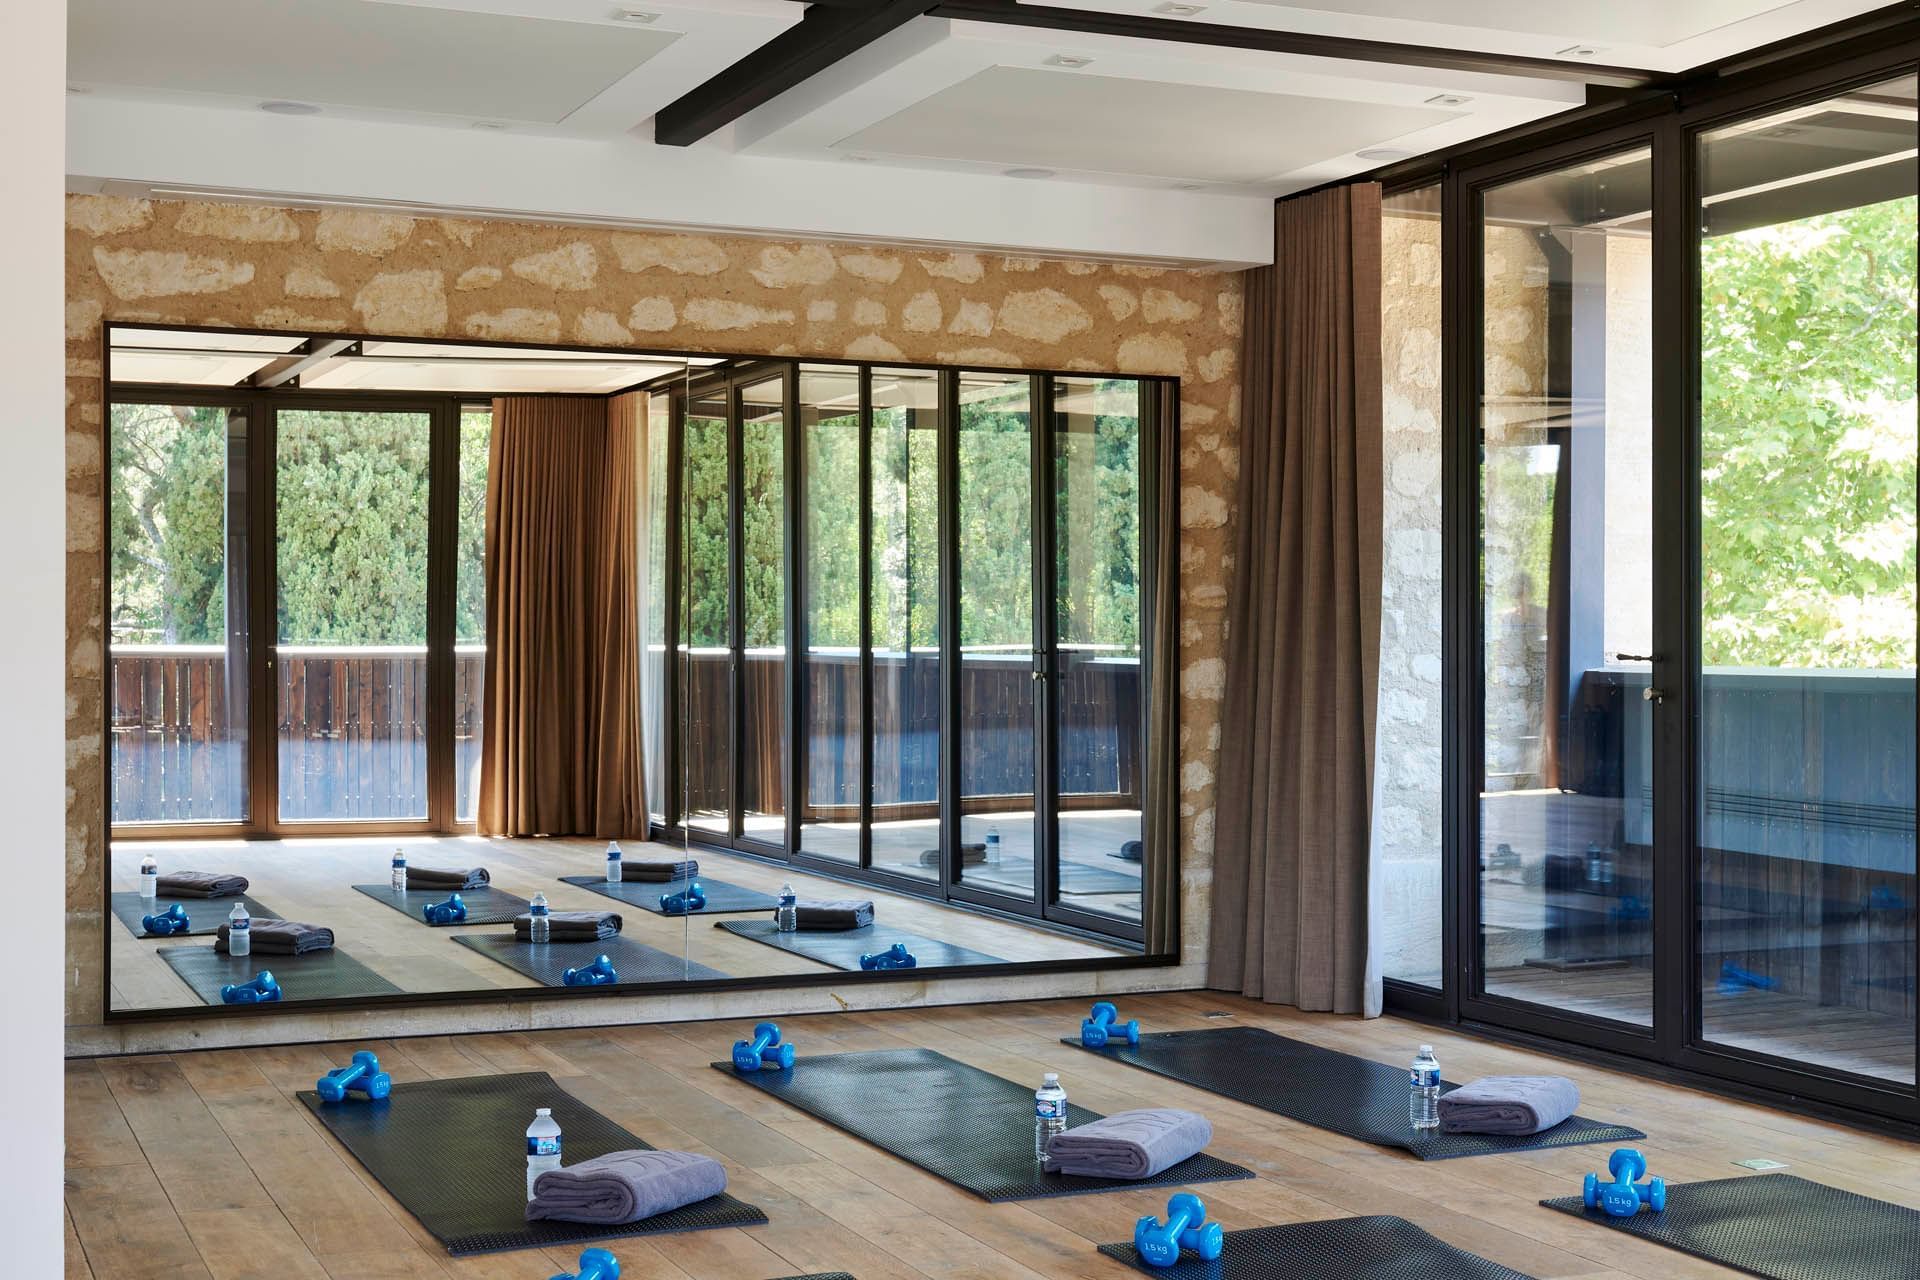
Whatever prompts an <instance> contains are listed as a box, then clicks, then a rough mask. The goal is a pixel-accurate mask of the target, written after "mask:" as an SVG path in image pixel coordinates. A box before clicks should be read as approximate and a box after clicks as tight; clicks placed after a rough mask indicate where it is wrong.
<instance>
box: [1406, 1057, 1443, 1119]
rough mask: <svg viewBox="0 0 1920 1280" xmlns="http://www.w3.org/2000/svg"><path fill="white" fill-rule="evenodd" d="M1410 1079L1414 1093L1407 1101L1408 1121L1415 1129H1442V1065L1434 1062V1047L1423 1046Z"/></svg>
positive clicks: (1415, 1060)
mask: <svg viewBox="0 0 1920 1280" xmlns="http://www.w3.org/2000/svg"><path fill="white" fill-rule="evenodd" d="M1407 1074H1408V1078H1409V1080H1410V1082H1411V1084H1412V1086H1413V1093H1412V1094H1411V1096H1409V1098H1408V1099H1407V1119H1408V1120H1409V1121H1410V1122H1411V1123H1412V1125H1413V1127H1414V1128H1415V1129H1438V1128H1439V1127H1440V1064H1439V1063H1438V1062H1437V1061H1435V1060H1434V1056H1433V1046H1432V1045H1430V1044H1423V1045H1421V1046H1420V1052H1419V1053H1418V1054H1417V1055H1415V1057H1414V1059H1413V1069H1412V1070H1411V1071H1409V1072H1408V1073H1407Z"/></svg>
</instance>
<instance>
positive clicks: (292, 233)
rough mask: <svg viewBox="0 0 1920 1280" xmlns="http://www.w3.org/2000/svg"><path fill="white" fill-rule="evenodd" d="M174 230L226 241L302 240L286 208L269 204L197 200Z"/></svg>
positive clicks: (185, 209)
mask: <svg viewBox="0 0 1920 1280" xmlns="http://www.w3.org/2000/svg"><path fill="white" fill-rule="evenodd" d="M173 229H174V230H175V231H178V232H180V233H181V234H182V235H189V236H215V237H218V238H219V239H222V240H246V241H254V242H259V241H283V240H298V239H299V238H300V228H299V227H297V226H295V225H294V221H293V216H292V215H291V214H289V213H288V212H287V211H286V210H285V209H274V208H271V207H268V206H265V205H251V204H215V203H212V202H201V201H194V202H192V203H190V204H186V205H183V206H182V207H181V209H180V216H179V217H178V218H176V219H175V220H174V223H173Z"/></svg>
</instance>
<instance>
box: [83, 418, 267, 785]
mask: <svg viewBox="0 0 1920 1280" xmlns="http://www.w3.org/2000/svg"><path fill="white" fill-rule="evenodd" d="M110 416H111V432H110V440H109V444H108V447H109V449H110V450H111V454H112V457H111V461H110V464H109V467H108V476H107V481H108V490H109V493H108V503H109V508H110V511H109V520H110V525H111V527H110V530H109V539H110V546H111V550H110V556H111V565H110V567H109V576H110V579H111V581H110V584H109V595H110V600H111V604H110V606H109V607H110V617H109V623H108V632H109V636H110V645H111V669H110V672H109V680H110V689H109V697H110V698H111V699H112V716H113V731H112V747H111V750H112V759H111V761H110V764H111V768H112V775H113V781H112V785H113V821H114V822H115V823H123V822H241V821H244V820H245V819H246V817H247V761H246V745H247V596H246V591H247V574H246V562H247V525H246V448H247V421H246V415H245V413H244V412H242V411H240V410H237V409H236V410H231V411H229V410H227V409H223V408H214V407H211V406H207V405H166V404H116V405H114V406H112V409H111V415H110Z"/></svg>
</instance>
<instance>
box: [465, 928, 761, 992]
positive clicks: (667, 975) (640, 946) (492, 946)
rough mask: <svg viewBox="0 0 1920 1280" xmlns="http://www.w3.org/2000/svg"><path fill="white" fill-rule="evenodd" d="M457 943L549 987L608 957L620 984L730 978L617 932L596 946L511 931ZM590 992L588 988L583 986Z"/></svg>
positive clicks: (467, 935) (473, 936)
mask: <svg viewBox="0 0 1920 1280" xmlns="http://www.w3.org/2000/svg"><path fill="white" fill-rule="evenodd" d="M454 941H455V942H457V943H459V944H460V945H461V946H463V947H472V948H473V949H474V950H475V951H478V952H479V953H480V954H481V955H483V956H485V957H486V958H487V959H489V960H498V961H499V962H500V963H501V964H503V965H505V966H507V968H509V969H512V970H514V971H516V972H518V973H523V974H525V975H526V976H527V977H529V978H532V979H533V980H534V981H535V982H539V983H542V984H544V985H546V986H549V987H564V986H566V985H567V984H566V982H565V981H564V980H562V978H561V973H562V972H563V971H564V970H567V969H580V968H584V967H585V966H587V965H590V964H592V963H593V962H594V958H595V957H597V956H605V957H606V958H607V959H608V960H610V961H612V962H613V970H614V972H615V973H617V974H619V975H620V981H619V982H617V983H614V984H613V985H615V986H621V987H624V986H629V985H631V984H633V983H636V982H686V981H688V980H689V979H693V978H724V977H727V976H728V975H726V974H724V973H722V972H720V971H719V970H718V969H710V968H708V967H707V966H706V965H704V964H695V963H693V962H692V961H690V960H686V959H684V958H682V957H680V956H677V955H674V954H673V953H672V952H671V951H662V950H660V949H659V948H658V947H650V946H648V945H646V944H645V943H644V942H635V941H633V940H632V939H630V938H623V937H621V936H620V935H618V934H615V935H614V936H613V937H611V938H601V939H600V940H599V941H597V942H542V943H533V942H522V941H520V940H519V939H518V938H516V937H514V936H513V934H511V933H462V934H459V935H457V936H456V937H455V938H454ZM579 989H580V990H582V991H586V990H591V988H588V987H581V988H579Z"/></svg>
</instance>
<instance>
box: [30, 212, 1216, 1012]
mask: <svg viewBox="0 0 1920 1280" xmlns="http://www.w3.org/2000/svg"><path fill="white" fill-rule="evenodd" d="M67 228H68V229H67V401H68V408H67V439H68V510H69V517H68V520H69V525H68V537H67V550H68V557H67V573H68V594H67V631H68V645H69V649H68V670H67V711H68V731H67V814H68V818H67V831H68V847H67V906H68V912H69V915H68V931H67V948H68V965H67V971H68V973H69V975H70V978H71V982H70V985H69V989H68V996H67V1007H68V1022H69V1024H70V1026H72V1027H74V1028H91V1027H92V1025H93V1024H97V1023H99V1021H100V1014H101V1010H100V1004H99V1000H100V997H99V991H100V979H99V966H100V964H101V933H100V930H101V908H102V903H101V900H100V885H101V880H102V859H103V858H104V856H105V848H106V831H105V827H104V806H103V803H102V799H103V797H102V786H103V782H104V779H103V772H102V767H101V752H102V748H103V743H102V735H101V719H102V697H103V693H104V690H103V683H102V665H101V628H102V626H103V618H104V615H105V605H106V602H105V600H104V599H103V596H102V592H103V584H102V579H101V572H100V555H101V540H102V538H103V536H104V528H103V520H102V512H101V509H100V483H101V470H100V469H101V457H102V424H101V414H100V397H101V382H100V380H101V376H102V353H101V350H100V329H99V325H100V322H101V320H102V319H103V318H104V319H108V320H125V321H148V322H167V323H177V324H197V325H233V326H246V327H257V328H288V329H302V330H313V331H319V332H331V331H346V332H355V333H368V334H384V335H391V336H409V337H414V336H423V337H442V336H447V337H462V338H484V339H500V340H518V341H533V342H566V343H583V344H590V345H595V346H623V345H635V346H646V347H654V348H664V349H679V350H685V351H691V352H701V351H717V352H723V353H729V354H767V355H817V356H844V357H851V358H857V359H874V360H900V361H936V362H939V363H943V364H968V363H977V364H985V365H1004V366H1017V367H1031V368H1050V369H1063V370H1088V371H1103V372H1119V373H1142V374H1174V375H1178V376H1179V377H1180V379H1181V383H1182V395H1181V405H1182V415H1181V417H1182V420H1181V450H1180V454H1179V458H1180V467H1181V493H1182V499H1181V501H1182V508H1181V521H1182V526H1183V528H1182V533H1181V545H1180V568H1181V592H1180V596H1181V602H1180V608H1181V651H1180V657H1179V673H1178V678H1179V680H1180V688H1181V692H1182V695H1183V699H1182V712H1181V726H1180V744H1181V755H1182V772H1181V778H1182V796H1181V814H1182V821H1181V831H1182V867H1183V875H1184V886H1183V890H1182V904H1181V923H1182V941H1183V955H1184V958H1185V959H1186V961H1187V963H1186V964H1185V965H1183V967H1182V968H1181V969H1179V970H1172V971H1168V970H1152V971H1140V972H1139V973H1137V974H1133V975H1126V976H1122V975H1118V974H1116V975H1107V976H1106V977H1105V978H1103V979H1100V980H1098V981H1096V980H1095V979H1094V978H1093V977H1073V976H1069V977H1065V978H1061V977H1051V976H1050V977H1048V978H1047V979H1046V980H1045V981H1043V982H1038V983H1035V982H1030V981H1028V980H1021V981H1019V982H1016V983H1012V984H1009V983H1007V982H1004V981H1002V982H999V983H994V984H967V983H958V982H952V983H950V984H948V985H946V986H945V987H944V988H942V984H939V983H929V984H925V985H924V986H920V987H906V986H891V985H884V986H878V987H873V988H868V989H867V990H869V991H871V992H873V993H874V995H873V996H872V1000H873V1002H874V1003H884V1004H893V1003H899V1002H900V1001H901V1000H902V999H905V998H910V996H909V995H908V994H907V993H909V992H919V993H921V994H922V995H924V994H925V992H926V991H927V990H928V989H929V988H934V989H943V990H944V994H943V996H942V998H945V999H966V998H993V997H994V996H996V995H1005V994H1009V993H1010V992H1011V991H1013V990H1015V989H1017V990H1018V991H1019V992H1020V993H1022V994H1031V995H1040V994H1047V993H1048V992H1050V991H1051V992H1069V991H1078V990H1093V989H1096V988H1098V989H1104V990H1121V989H1128V988H1129V987H1131V988H1132V989H1146V988H1149V987H1152V986H1156V985H1166V986H1191V985H1195V984H1196V983H1197V982H1198V980H1199V977H1200V967H1199V962H1200V958H1201V957H1203V956H1204V955H1205V954H1206V941H1207V937H1206V935H1207V918H1208V911H1207V892H1208V885H1209V883H1210V880H1211V862H1212V854H1213V829H1214V782H1213V779H1214V770H1215V763H1216V754H1217V751H1218V745H1219V712H1220V707H1219V703H1220V698H1221V694H1222V688H1223V684H1224V677H1225V669H1224V664H1223V663H1222V660H1221V649H1222V643H1221V640H1222V637H1221V628H1222V622H1223V619H1224V615H1225V607H1226V593H1227V578H1228V572H1229V565H1228V561H1229V548H1230V546H1231V542H1232V531H1231V528H1230V518H1231V506H1232V494H1233V477H1234V473H1235V470H1236V468H1237V465H1238V449H1237V442H1238V426H1237V424H1238V418H1239V390H1238V376H1237V365H1238V360H1239V353H1240V316H1241V281H1240V277H1239V276H1238V274H1236V273H1229V272H1216V271H1176V270H1165V269H1159V268H1151V267H1140V266H1132V265H1125V264H1112V263H1099V262H1075V261H1066V262H1062V261H1045V260H1041V259H1037V258H1024V257H1002V256H998V255H988V254H980V253H949V252H943V251H935V250H928V249H913V248H887V247H875V246H866V245H860V246H855V245H834V244H824V243H802V242H791V241H769V240H755V239H747V238H739V237H723V236H696V235H671V234H664V233H647V232H623V231H610V230H602V229H584V228H578V227H564V226H547V225H534V224H527V223H510V222H488V221H471V220H456V219H433V218H409V217H399V216H394V215H389V214H379V213H363V212H356V211H344V210H328V211H322V212H312V211H300V210H289V209H277V208H262V207H253V206H242V205H233V204H216V203H203V202H173V201H149V200H125V199H116V198H110V197H99V196H73V197H70V198H69V201H68V207H67ZM970 992H972V993H977V994H973V995H970V994H968V993H970ZM790 994H791V997H792V998H791V1000H788V999H786V998H785V997H781V998H780V1000H779V1001H778V1003H781V1004H782V1006H783V1007H788V1006H790V1007H792V1008H794V1009H800V1008H810V1007H814V1006H815V1005H817V1004H818V1002H819V1000H820V997H819V996H818V995H817V994H814V995H804V994H802V993H790ZM734 1003H738V1005H739V1008H740V1009H743V1010H744V1009H746V1008H748V1007H749V1005H751V1007H752V1008H753V1009H756V1010H764V1009H765V1008H766V1006H767V1003H768V998H767V997H765V996H759V997H755V998H754V999H752V1000H750V1001H746V1002H744V1003H742V1002H738V1001H735V1002H734ZM567 1004H568V1002H545V1003H543V1004H541V1005H539V1006H521V1007H520V1008H519V1009H517V1010H507V1009H506V1008H505V1007H504V1006H503V1007H501V1009H499V1010H498V1011H491V1012H482V1011H480V1010H478V1009H476V1008H475V1007H467V1008H464V1009H460V1010H455V1011H452V1012H454V1013H456V1014H457V1018H456V1019H454V1021H453V1022H451V1023H450V1024H449V1025H457V1026H464V1027H475V1026H480V1025H502V1026H507V1025H527V1020H528V1017H529V1015H528V1014H527V1013H526V1010H527V1009H528V1008H530V1007H537V1008H538V1009H539V1010H540V1011H541V1012H540V1013H538V1014H534V1015H531V1016H533V1017H536V1018H538V1019H540V1020H541V1021H542V1022H546V1021H563V1020H565V1018H566V1017H567V1016H569V1015H567V1014H566V1013H564V1012H562V1010H563V1008H564V1007H565V1006H566V1005H567ZM489 1009H491V1007H489ZM731 1011H732V1010H731V1007H730V1006H729V1002H728V1001H727V999H726V998H724V997H708V996H704V995H703V996H701V997H698V998H695V997H691V996H689V997H674V998H672V999H671V1000H652V1001H640V1000H636V1001H634V1002H615V1004H614V1005H613V1006H608V1005H601V1006H600V1007H599V1008H597V1009H596V1010H595V1011H594V1014H593V1016H594V1017H596V1018H599V1019H605V1018H608V1017H614V1018H618V1017H625V1016H633V1017H657V1016H674V1017H692V1016H711V1015H712V1014H714V1013H726V1012H731ZM573 1016H578V1015H573ZM311 1021H312V1023H313V1024H314V1027H313V1028H305V1029H303V1026H302V1025H301V1020H299V1019H291V1020H279V1019H274V1020H269V1022H270V1024H271V1025H269V1024H268V1023H255V1024H254V1026H255V1028H265V1030H264V1031H261V1032H260V1034H272V1035H276V1036H278V1037H280V1038H286V1037H288V1036H292V1035H299V1034H304V1033H305V1030H311V1029H315V1028H318V1027H320V1026H321V1024H322V1023H323V1021H324V1020H322V1019H319V1018H318V1017H316V1018H314V1019H312V1020H311ZM376 1021H378V1020H376V1019H371V1018H359V1019H356V1020H355V1025H356V1027H364V1028H366V1029H367V1030H368V1031H369V1032H371V1031H372V1030H374V1029H375V1028H374V1026H373V1024H374V1023H375V1022H376ZM430 1023H431V1020H429V1019H426V1018H423V1017H422V1016H421V1015H420V1014H418V1013H413V1014H408V1015H405V1016H404V1018H403V1019H402V1020H400V1021H396V1022H394V1023H393V1024H392V1025H393V1027H398V1026H401V1025H405V1026H408V1027H414V1028H420V1029H426V1027H427V1026H428V1025H430ZM205 1025H206V1024H200V1026H201V1027H204V1026H205ZM382 1025H385V1024H382ZM389 1029H392V1028H391V1027H390V1028H389ZM251 1033H252V1031H251V1029H250V1031H249V1034H251ZM75 1038H76V1037H75V1036H74V1035H73V1034H72V1033H70V1042H71V1041H73V1040H74V1039H75ZM78 1038H79V1039H82V1040H86V1041H87V1042H88V1043H90V1044H100V1045H104V1044H107V1043H109V1042H112V1041H114V1040H116V1039H119V1040H121V1041H122V1042H128V1040H127V1038H124V1037H122V1038H116V1037H111V1036H107V1035H105V1034H104V1033H101V1032H98V1031H97V1030H95V1031H93V1032H92V1034H90V1035H84V1036H80V1037H78ZM164 1040H165V1035H164V1030H163V1029H161V1030H155V1031H153V1032H151V1033H149V1034H148V1035H147V1036H146V1038H145V1039H144V1040H143V1041H141V1042H142V1043H145V1044H157V1043H163V1042H164Z"/></svg>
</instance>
